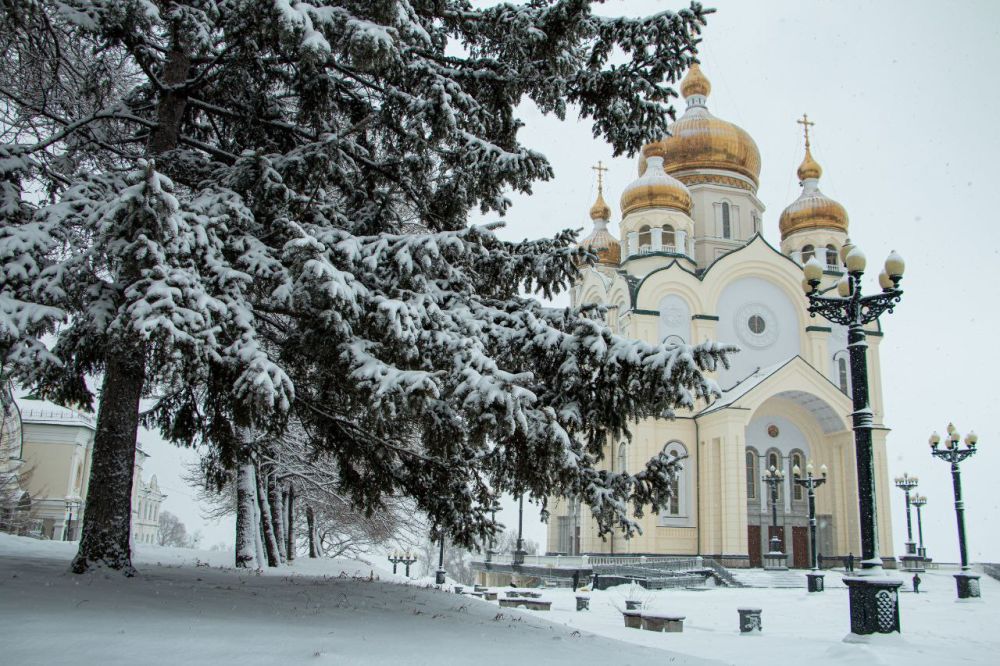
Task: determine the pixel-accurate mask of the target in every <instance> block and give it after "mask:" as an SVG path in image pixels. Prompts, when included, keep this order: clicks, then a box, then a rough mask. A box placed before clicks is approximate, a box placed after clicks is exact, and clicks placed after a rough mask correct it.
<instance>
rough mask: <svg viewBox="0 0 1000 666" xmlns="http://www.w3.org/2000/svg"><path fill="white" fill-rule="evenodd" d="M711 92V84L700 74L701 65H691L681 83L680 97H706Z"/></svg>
mask: <svg viewBox="0 0 1000 666" xmlns="http://www.w3.org/2000/svg"><path fill="white" fill-rule="evenodd" d="M711 92H712V82H711V81H709V80H708V78H707V77H706V76H705V75H704V74H703V73H702V71H701V65H699V64H698V63H692V64H691V67H690V68H689V69H688V71H687V74H685V75H684V80H683V81H681V95H683V96H684V97H691V96H692V95H703V96H705V97H708V95H709V93H711Z"/></svg>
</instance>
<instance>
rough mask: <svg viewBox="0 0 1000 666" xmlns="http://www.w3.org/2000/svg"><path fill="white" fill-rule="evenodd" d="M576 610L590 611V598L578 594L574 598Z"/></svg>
mask: <svg viewBox="0 0 1000 666" xmlns="http://www.w3.org/2000/svg"><path fill="white" fill-rule="evenodd" d="M576 609H577V610H578V611H583V610H590V597H587V596H584V595H582V594H578V595H577V596H576Z"/></svg>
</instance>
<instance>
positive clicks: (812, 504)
mask: <svg viewBox="0 0 1000 666" xmlns="http://www.w3.org/2000/svg"><path fill="white" fill-rule="evenodd" d="M819 473H820V476H818V477H817V476H813V464H812V463H811V462H810V463H809V464H808V465H806V475H805V477H803V476H802V470H801V469H799V466H798V465H796V466H795V467H793V468H792V481H793V482H794V483H796V484H798V485H800V486H802V487H803V488H805V489H806V491H807V494H808V497H809V562H810V567H809V569H810V571H809V573H808V574H806V579H807V580H808V582H809V591H810V592H822V591H823V574H821V573H820V572H819V562H818V561H817V553H816V489H817V488H819V487H820V486H822V485H823V484H824V483H826V477H827V473H828V471H827V469H826V465H823V466H822V467H820V468H819Z"/></svg>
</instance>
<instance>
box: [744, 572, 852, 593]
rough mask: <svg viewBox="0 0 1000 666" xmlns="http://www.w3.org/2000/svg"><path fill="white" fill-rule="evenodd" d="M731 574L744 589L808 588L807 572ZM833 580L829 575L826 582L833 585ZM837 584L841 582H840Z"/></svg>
mask: <svg viewBox="0 0 1000 666" xmlns="http://www.w3.org/2000/svg"><path fill="white" fill-rule="evenodd" d="M729 573H731V574H732V576H733V578H735V579H736V580H737V581H738V582H739V583H740V584H741V585H743V586H744V587H770V588H782V589H798V588H802V589H805V587H806V572H805V571H800V570H795V569H789V570H787V571H766V570H764V569H730V570H729ZM831 578H833V576H830V575H829V574H828V575H827V576H826V578H825V581H826V582H829V583H832V582H833V581H832V580H830V579H831ZM838 578H839V576H838ZM837 582H839V580H838V581H837Z"/></svg>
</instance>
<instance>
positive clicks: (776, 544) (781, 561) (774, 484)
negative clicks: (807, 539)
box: [763, 465, 788, 570]
mask: <svg viewBox="0 0 1000 666" xmlns="http://www.w3.org/2000/svg"><path fill="white" fill-rule="evenodd" d="M763 478H764V483H766V484H767V485H768V487H770V489H771V527H772V528H773V533H772V535H771V538H770V539H769V540H768V551H767V553H766V554H765V555H764V568H765V569H772V570H774V569H787V568H788V561H787V557H786V556H785V553H784V552H783V551H782V545H781V538H780V537H779V536H778V486H780V485H782V484H783V483H784V482H785V475H784V474H783V473H782V471H781V470H780V469H775V467H774V465H771V467H770V468H769V469H766V470H764V477H763Z"/></svg>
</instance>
